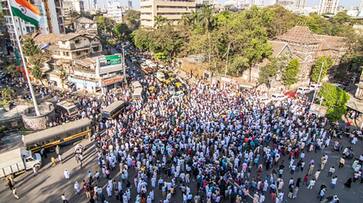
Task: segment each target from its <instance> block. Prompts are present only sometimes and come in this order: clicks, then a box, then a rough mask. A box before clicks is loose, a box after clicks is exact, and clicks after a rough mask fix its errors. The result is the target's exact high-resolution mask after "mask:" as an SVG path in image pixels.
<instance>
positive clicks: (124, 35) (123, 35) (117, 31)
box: [112, 23, 131, 41]
mask: <svg viewBox="0 0 363 203" xmlns="http://www.w3.org/2000/svg"><path fill="white" fill-rule="evenodd" d="M112 32H113V35H114V37H115V38H116V39H117V40H118V41H125V40H127V39H128V38H129V37H130V34H131V30H130V29H129V27H128V26H127V25H126V24H125V23H118V24H116V26H115V27H114V28H113V30H112Z"/></svg>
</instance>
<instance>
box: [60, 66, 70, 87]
mask: <svg viewBox="0 0 363 203" xmlns="http://www.w3.org/2000/svg"><path fill="white" fill-rule="evenodd" d="M67 75H68V74H67V71H66V70H65V69H64V68H61V69H60V70H59V78H60V79H61V81H62V89H64V82H65V81H66V79H67Z"/></svg>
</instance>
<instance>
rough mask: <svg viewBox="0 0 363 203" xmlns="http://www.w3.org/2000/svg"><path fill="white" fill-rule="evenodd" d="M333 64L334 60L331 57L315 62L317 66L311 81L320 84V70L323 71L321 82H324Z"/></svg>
mask: <svg viewBox="0 0 363 203" xmlns="http://www.w3.org/2000/svg"><path fill="white" fill-rule="evenodd" d="M333 63H334V62H333V59H331V58H330V57H326V56H321V57H319V58H318V59H317V60H316V61H315V64H314V65H313V67H312V69H311V74H310V80H311V81H312V82H315V83H318V82H319V81H318V80H319V75H320V70H321V76H320V80H322V79H323V78H324V77H325V76H326V75H327V74H328V71H329V69H330V68H331V67H332V65H333Z"/></svg>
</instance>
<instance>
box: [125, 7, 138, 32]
mask: <svg viewBox="0 0 363 203" xmlns="http://www.w3.org/2000/svg"><path fill="white" fill-rule="evenodd" d="M123 18H124V19H123V20H124V22H125V24H126V25H127V27H128V29H129V30H131V31H134V30H136V29H138V28H139V27H140V11H135V10H127V11H126V12H125V14H124V17H123Z"/></svg>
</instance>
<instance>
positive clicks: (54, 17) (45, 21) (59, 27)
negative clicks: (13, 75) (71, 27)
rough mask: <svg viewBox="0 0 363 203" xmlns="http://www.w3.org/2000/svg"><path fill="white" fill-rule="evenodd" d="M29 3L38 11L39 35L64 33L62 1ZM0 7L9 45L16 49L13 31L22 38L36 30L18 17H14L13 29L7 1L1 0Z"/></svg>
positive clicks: (50, 0) (44, 0)
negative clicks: (39, 14)
mask: <svg viewBox="0 0 363 203" xmlns="http://www.w3.org/2000/svg"><path fill="white" fill-rule="evenodd" d="M31 3H33V4H34V5H35V6H37V7H38V8H39V10H40V13H41V18H40V23H39V30H40V32H41V33H45V34H47V33H56V34H59V33H63V32H64V25H63V9H62V0H32V1H31ZM1 6H2V9H3V14H4V17H5V25H6V27H7V31H8V33H9V37H10V41H11V44H12V46H13V47H17V45H16V38H15V29H16V30H17V32H18V34H19V36H22V35H26V34H29V33H32V32H34V31H35V30H36V28H35V27H34V26H33V25H31V24H29V23H27V22H25V21H23V20H21V19H20V18H18V17H14V20H15V22H14V24H15V28H14V26H13V22H12V19H11V15H10V11H9V5H8V2H7V0H1Z"/></svg>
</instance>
